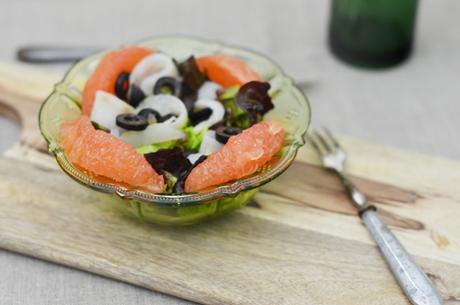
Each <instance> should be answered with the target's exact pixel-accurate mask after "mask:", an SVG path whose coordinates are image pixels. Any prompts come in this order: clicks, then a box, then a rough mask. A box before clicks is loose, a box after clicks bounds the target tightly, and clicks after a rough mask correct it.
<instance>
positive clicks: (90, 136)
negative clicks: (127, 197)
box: [60, 115, 164, 193]
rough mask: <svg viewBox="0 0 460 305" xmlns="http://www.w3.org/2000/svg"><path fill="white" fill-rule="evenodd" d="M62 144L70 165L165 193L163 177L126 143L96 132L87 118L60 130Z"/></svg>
mask: <svg viewBox="0 0 460 305" xmlns="http://www.w3.org/2000/svg"><path fill="white" fill-rule="evenodd" d="M60 142H61V145H62V147H63V148H64V152H65V153H66V156H67V158H68V160H69V161H70V162H72V163H73V164H75V165H78V166H80V167H81V168H83V169H86V170H88V171H90V172H92V173H94V174H96V175H100V176H104V177H107V178H110V179H112V180H114V181H117V182H122V183H127V184H129V185H132V186H135V187H138V188H141V189H143V190H146V191H149V192H153V193H161V192H162V191H163V184H164V181H163V177H162V176H160V175H158V174H157V173H156V172H155V170H154V169H153V168H152V167H151V166H150V164H149V163H148V162H147V160H145V159H144V157H143V156H141V155H139V154H138V153H137V152H136V151H135V150H134V148H133V147H132V146H131V145H129V144H127V143H125V142H123V141H122V140H120V139H118V138H116V137H115V136H112V135H111V134H109V133H106V132H104V131H101V130H96V129H95V128H94V127H93V125H92V124H91V121H90V120H89V118H88V117H87V116H84V115H83V116H81V117H80V118H78V119H76V120H74V121H69V122H65V123H63V124H62V125H61V126H60Z"/></svg>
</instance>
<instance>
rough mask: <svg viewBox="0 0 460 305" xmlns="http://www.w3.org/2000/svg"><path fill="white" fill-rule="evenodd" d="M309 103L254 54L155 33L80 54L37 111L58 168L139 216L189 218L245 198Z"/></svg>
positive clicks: (288, 145)
mask: <svg viewBox="0 0 460 305" xmlns="http://www.w3.org/2000/svg"><path fill="white" fill-rule="evenodd" d="M309 120H310V112H309V106H308V102H307V100H306V98H305V97H304V96H303V94H302V93H301V92H300V91H299V90H298V89H297V88H296V87H295V86H294V85H293V84H292V81H291V79H290V78H288V77H287V76H285V75H284V73H283V72H282V71H281V70H280V69H279V68H278V67H277V66H276V65H275V64H273V63H272V62H271V61H270V60H268V59H267V58H265V57H263V56H261V55H258V54H256V53H253V52H250V51H245V50H242V49H238V48H232V47H227V46H224V45H221V44H216V43H212V42H206V41H201V40H196V39H190V38H173V37H171V38H157V39H152V40H149V41H145V42H140V43H137V44H132V45H127V46H123V47H120V48H117V49H113V50H109V51H107V52H104V53H101V54H96V55H93V56H91V57H89V58H87V59H84V60H82V61H81V62H79V63H77V64H76V65H75V66H74V67H73V68H72V69H71V70H70V72H69V73H68V74H67V75H66V77H65V78H64V80H63V81H62V82H61V83H59V84H58V85H57V86H56V89H55V91H54V92H53V93H52V94H51V95H50V96H49V97H48V99H47V100H46V101H45V102H44V104H43V106H42V108H41V111H40V130H41V131H42V134H43V135H44V137H45V139H46V140H47V142H48V144H49V150H50V152H51V153H53V154H54V155H55V156H56V159H57V161H58V163H59V165H60V166H61V167H62V169H63V170H64V171H65V172H66V173H68V174H69V175H70V176H71V177H72V178H74V179H76V180H77V181H79V182H80V183H82V184H84V185H85V186H87V187H89V188H91V189H95V190H97V191H98V193H99V195H101V197H102V198H103V199H105V201H106V202H108V203H111V204H113V205H114V206H115V207H118V208H120V209H122V210H124V211H127V212H129V213H130V214H134V215H136V216H138V217H140V218H141V219H144V220H147V221H152V222H157V223H164V224H192V223H196V222H200V221H201V220H204V219H209V218H212V217H215V216H217V215H220V214H223V213H224V212H226V211H230V210H233V209H234V208H236V207H239V206H242V205H244V204H246V203H247V202H248V201H249V200H250V199H251V197H252V196H253V195H254V194H255V192H256V191H257V188H258V187H259V186H261V185H262V184H264V183H267V182H269V181H270V180H272V179H274V178H275V177H276V176H278V175H279V174H281V173H282V172H283V171H284V170H286V169H287V167H288V166H289V165H290V163H291V162H292V161H293V159H294V157H295V154H296V152H297V149H298V148H299V147H300V146H301V145H302V144H303V139H302V136H303V134H304V133H305V132H306V129H307V127H308V124H309Z"/></svg>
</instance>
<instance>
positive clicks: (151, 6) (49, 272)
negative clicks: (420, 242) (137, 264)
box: [0, 0, 460, 305]
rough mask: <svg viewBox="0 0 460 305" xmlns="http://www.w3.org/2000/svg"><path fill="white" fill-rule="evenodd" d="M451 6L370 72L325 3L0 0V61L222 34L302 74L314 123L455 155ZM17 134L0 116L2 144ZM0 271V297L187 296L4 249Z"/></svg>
mask: <svg viewBox="0 0 460 305" xmlns="http://www.w3.org/2000/svg"><path fill="white" fill-rule="evenodd" d="M459 9H460V2H459V1H457V0H440V1H424V2H423V3H421V6H420V9H419V15H418V25H417V35H416V46H415V51H414V53H413V54H412V57H411V58H410V60H408V61H407V62H406V63H404V64H403V65H401V66H398V67H396V68H393V69H388V70H384V71H378V72H376V71H368V70H359V69H355V68H352V67H349V66H347V65H344V64H342V63H341V62H339V61H337V60H336V59H335V58H333V57H332V56H331V55H330V53H329V51H328V49H327V46H326V43H325V42H326V30H327V19H328V13H329V1H324V0H308V1H307V0H286V1H279V0H278V1H275V0H270V1H269V0H233V1H216V0H196V1H187V0H183V1H179V0H168V1H154V0H145V1H110V2H109V1H106V2H103V1H94V0H79V1H74V2H71V3H70V2H66V1H61V0H41V1H33V0H20V1H6V0H0V37H1V39H2V42H1V44H0V60H14V51H15V48H16V47H18V46H20V45H25V44H33V43H35V44H43V43H46V44H52V45H82V46H101V47H104V46H114V45H118V44H120V43H122V42H127V41H135V40H138V39H141V38H145V37H149V36H154V35H164V34H192V35H195V36H203V37H206V38H211V39H218V40H222V41H225V42H229V43H232V44H236V45H242V46H246V47H249V48H252V49H255V50H257V51H260V52H262V53H265V54H267V55H269V56H270V57H272V58H273V59H274V60H275V61H277V62H278V63H279V64H280V65H281V66H282V67H284V69H285V70H286V71H287V72H288V73H289V74H291V75H292V76H293V77H295V78H296V80H298V81H299V82H301V83H302V84H303V88H304V89H305V92H306V93H307V95H308V97H309V99H310V101H311V105H312V108H313V126H316V127H317V126H322V125H325V126H328V127H329V128H330V129H332V130H333V131H336V132H339V133H343V134H348V135H352V136H355V137H358V138H361V139H364V140H367V141H371V142H375V143H380V144H386V145H391V146H396V147H399V148H403V149H408V150H412V151H416V152H420V153H428V154H434V155H438V156H442V157H447V158H453V159H460V144H459V143H458V138H459V137H458V134H457V132H458V131H459V130H460V128H459V127H460V119H459V116H460V77H459V76H460V31H458V29H459V28H460V18H458V12H459ZM43 69H53V70H56V69H58V70H62V69H63V67H62V66H52V67H50V66H44V67H43ZM0 85H1V84H0ZM0 99H1V97H0ZM18 134H19V128H18V127H17V126H15V124H13V123H12V122H10V121H8V120H6V119H4V118H0V139H1V140H0V149H2V150H3V149H5V148H6V147H8V146H9V145H11V143H13V142H14V141H15V139H16V138H17V136H18ZM0 270H1V271H0V304H2V305H3V304H35V305H41V304H69V305H71V304H101V305H103V304H111V305H116V304H186V303H187V302H185V301H181V300H178V299H175V298H172V297H168V296H164V295H161V294H158V293H154V292H150V291H147V290H145V289H142V288H137V287H134V286H131V285H127V284H123V283H120V282H116V281H112V280H109V279H105V278H102V277H99V276H95V275H91V274H87V273H84V272H80V271H77V270H73V269H70V268H65V267H61V266H57V265H54V264H50V263H47V262H42V261H39V260H36V259H32V258H27V257H23V256H21V255H17V254H14V253H10V252H7V251H1V250H0Z"/></svg>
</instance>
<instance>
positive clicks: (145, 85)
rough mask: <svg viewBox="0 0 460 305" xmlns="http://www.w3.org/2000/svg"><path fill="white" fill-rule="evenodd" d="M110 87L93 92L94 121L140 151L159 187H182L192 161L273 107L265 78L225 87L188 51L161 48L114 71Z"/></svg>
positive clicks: (169, 189)
mask: <svg viewBox="0 0 460 305" xmlns="http://www.w3.org/2000/svg"><path fill="white" fill-rule="evenodd" d="M152 71H153V73H152ZM115 89H116V90H115V93H116V94H115V95H112V94H109V93H106V92H100V91H98V92H97V93H96V98H95V102H94V106H93V110H92V112H91V116H90V118H91V120H92V122H93V125H94V126H95V127H96V128H97V129H101V130H104V131H106V132H110V133H111V134H113V135H115V136H117V137H119V138H121V139H122V140H124V141H125V142H127V143H129V144H131V145H133V146H134V147H135V149H136V151H137V152H138V153H139V154H142V155H144V157H145V159H146V160H147V161H148V162H149V163H150V164H151V166H152V167H153V168H154V169H155V171H156V172H157V173H159V174H161V175H163V177H164V179H165V187H164V188H165V189H164V193H183V192H184V181H185V179H186V178H187V175H188V174H189V173H190V171H191V170H192V169H193V168H194V167H195V166H196V165H197V164H199V163H200V162H202V161H204V160H205V159H206V158H207V156H208V155H210V154H211V153H213V152H215V151H217V150H219V149H220V148H221V147H222V146H223V145H224V144H225V143H226V142H227V140H228V139H229V137H231V136H233V135H235V134H238V133H239V132H241V131H242V130H244V129H246V128H248V127H250V126H252V125H254V124H255V123H257V122H259V121H261V120H262V119H263V116H264V114H265V113H266V112H268V111H269V110H271V109H273V104H272V101H271V97H270V95H269V94H268V92H269V89H270V84H269V83H266V82H260V81H250V82H247V83H245V84H243V85H242V86H232V87H229V88H226V89H224V88H223V87H222V86H220V85H219V84H217V83H215V82H212V81H210V80H209V79H208V77H207V75H206V73H205V72H202V71H200V69H199V67H198V64H197V62H196V60H195V58H194V57H193V56H191V57H189V58H188V59H187V60H185V61H184V62H177V61H176V60H174V59H173V58H171V57H169V56H167V55H165V54H163V53H155V54H152V55H150V56H147V57H145V58H144V59H143V60H141V61H140V62H139V63H138V64H137V65H136V66H135V67H134V69H133V71H132V72H131V73H126V72H123V73H121V74H120V75H119V77H118V80H117V82H116V88H115Z"/></svg>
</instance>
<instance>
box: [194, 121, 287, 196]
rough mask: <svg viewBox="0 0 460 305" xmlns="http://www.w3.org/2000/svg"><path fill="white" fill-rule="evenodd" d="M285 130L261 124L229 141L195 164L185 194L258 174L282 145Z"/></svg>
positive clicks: (266, 122)
mask: <svg viewBox="0 0 460 305" xmlns="http://www.w3.org/2000/svg"><path fill="white" fill-rule="evenodd" d="M284 137H285V134H284V130H283V128H282V127H281V125H280V124H278V123H276V122H274V121H263V122H260V123H258V124H255V125H253V126H252V127H250V128H248V129H246V130H244V131H243V132H242V133H240V134H238V135H236V136H233V137H230V139H229V140H228V142H227V144H225V145H224V146H223V147H222V148H221V149H220V150H218V151H217V152H215V153H213V154H211V155H210V156H209V157H208V158H207V159H206V160H205V161H203V162H202V163H200V164H198V165H197V166H196V167H195V168H194V169H193V170H192V171H191V173H190V174H189V176H188V177H187V179H186V180H185V191H186V192H198V191H200V190H203V189H205V188H207V187H210V186H214V185H219V184H222V183H225V182H228V181H232V180H236V179H239V178H242V177H245V176H247V175H250V174H252V173H254V172H255V171H257V169H258V168H259V167H260V166H262V165H264V164H265V163H267V162H268V161H269V160H270V159H271V158H272V156H273V155H274V154H276V153H277V152H278V151H279V150H280V149H281V147H282V146H283V142H284Z"/></svg>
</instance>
